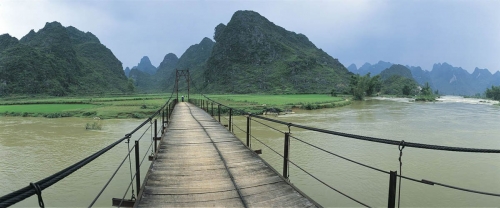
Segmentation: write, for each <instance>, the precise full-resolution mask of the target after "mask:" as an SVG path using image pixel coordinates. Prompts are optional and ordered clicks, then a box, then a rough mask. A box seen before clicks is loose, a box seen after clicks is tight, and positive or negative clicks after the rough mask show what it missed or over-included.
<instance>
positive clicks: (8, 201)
mask: <svg viewBox="0 0 500 208" xmlns="http://www.w3.org/2000/svg"><path fill="white" fill-rule="evenodd" d="M172 95H173V92H172V94H171V96H170V98H169V99H168V101H167V102H166V103H165V104H164V105H163V106H162V108H164V107H165V106H166V105H167V104H168V103H169V102H170V100H171V98H172ZM160 110H161V109H159V110H158V111H156V112H155V113H154V114H153V115H152V116H150V117H149V118H148V119H147V120H146V121H144V122H143V123H142V124H141V125H139V126H138V127H137V128H135V129H134V130H133V131H132V132H130V133H128V134H126V135H125V137H123V138H121V139H119V140H117V141H115V142H114V143H112V144H110V145H108V146H106V147H105V148H103V149H101V150H99V151H97V152H95V153H94V154H92V155H90V156H88V157H86V158H84V159H82V160H80V161H79V162H77V163H75V164H73V165H71V166H69V167H67V168H65V169H63V170H61V171H59V172H57V173H55V174H53V175H51V176H49V177H46V178H44V179H42V180H40V181H38V182H36V183H34V184H35V185H36V186H38V187H39V188H40V189H39V190H40V192H41V191H42V190H44V189H46V188H48V187H50V186H52V185H53V184H55V183H57V182H58V181H60V180H62V179H63V178H65V177H67V176H69V175H71V174H72V173H73V172H75V171H76V170H78V169H80V168H81V167H83V166H85V165H87V164H88V163H90V162H92V161H93V160H94V159H96V158H98V157H99V156H101V155H102V154H104V153H106V152H107V151H109V150H110V149H112V148H113V147H115V146H116V145H117V144H119V143H121V142H122V141H124V140H125V139H127V138H129V137H130V136H131V135H132V134H133V133H135V132H136V131H137V130H139V129H140V128H141V127H142V126H144V125H145V124H146V123H147V122H148V121H149V120H151V118H152V117H154V116H156V115H157V114H159V112H160ZM35 193H36V190H35V189H33V186H31V185H30V186H26V187H24V188H21V189H19V190H17V191H14V192H12V193H10V194H7V195H4V196H2V197H0V207H7V206H11V205H13V204H15V203H17V202H20V201H22V200H24V199H26V198H28V197H30V196H32V195H34V194H35Z"/></svg>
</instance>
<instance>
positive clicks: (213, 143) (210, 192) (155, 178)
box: [135, 102, 318, 207]
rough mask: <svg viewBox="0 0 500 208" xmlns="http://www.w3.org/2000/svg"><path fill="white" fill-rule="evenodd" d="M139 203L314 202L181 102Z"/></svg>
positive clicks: (294, 204)
mask: <svg viewBox="0 0 500 208" xmlns="http://www.w3.org/2000/svg"><path fill="white" fill-rule="evenodd" d="M143 187H144V188H143V189H142V190H141V194H140V195H139V198H138V200H137V202H136V203H135V207H214V206H215V207H316V206H318V205H317V204H316V203H315V202H313V201H312V200H311V199H309V198H307V197H306V196H305V195H303V194H301V193H300V192H299V191H297V190H295V189H294V187H293V186H291V185H290V184H289V183H287V182H286V181H285V180H284V179H283V178H282V177H280V175H278V173H276V171H274V170H273V169H271V168H270V167H268V166H267V164H266V163H264V162H263V161H262V159H261V158H260V157H259V156H257V155H256V154H255V153H253V152H252V151H251V150H250V149H248V148H247V147H246V146H245V145H244V144H243V143H242V142H241V141H240V140H239V139H238V138H236V137H235V136H234V135H233V134H232V133H230V132H229V131H228V130H227V129H226V128H225V127H223V126H222V125H221V124H219V122H217V121H216V120H215V119H213V118H212V117H211V116H210V115H209V114H207V113H206V112H205V111H203V110H201V109H199V108H198V107H196V106H194V105H192V104H190V103H186V102H181V103H179V104H177V106H176V107H175V109H174V111H173V113H172V117H171V122H170V124H169V125H168V127H167V130H166V133H165V134H164V135H163V137H162V141H161V143H160V147H159V151H158V155H157V159H156V160H155V161H154V163H153V164H152V166H151V169H150V170H149V172H148V175H147V178H146V180H145V184H144V186H143Z"/></svg>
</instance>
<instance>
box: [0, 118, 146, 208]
mask: <svg viewBox="0 0 500 208" xmlns="http://www.w3.org/2000/svg"><path fill="white" fill-rule="evenodd" d="M87 122H93V120H91V119H82V118H58V119H47V118H22V117H0V195H1V196H3V195H5V194H8V193H10V192H12V191H15V190H18V189H20V188H23V187H25V186H27V185H29V183H30V182H37V181H39V180H41V179H43V178H45V177H47V176H50V175H52V174H54V173H56V172H58V171H60V170H62V169H64V168H66V167H68V166H70V165H73V164H74V163H76V162H78V161H80V160H82V159H84V158H85V157H87V156H89V155H91V154H93V153H95V152H97V151H99V150H100V149H102V148H104V147H106V146H107V145H109V144H111V143H113V142H115V141H116V140H118V139H120V138H122V137H123V136H124V134H125V133H128V132H130V131H132V130H133V129H134V128H135V127H137V126H138V125H139V124H140V123H141V122H142V121H139V120H104V121H103V130H100V131H88V130H85V124H86V123H87ZM146 128H147V127H144V128H143V129H142V130H141V131H140V132H141V133H142V132H144V131H145V130H146ZM150 134H151V132H150V130H147V131H146V136H149V135H150ZM139 137H140V134H138V133H136V134H135V135H134V136H133V137H132V141H133V140H136V139H138V138H139ZM150 141H151V138H150V137H146V138H145V139H144V140H141V143H140V144H141V145H140V149H141V152H142V153H144V152H145V151H146V150H147V149H148V145H149V144H150ZM131 145H133V143H132V144H131ZM127 153H128V149H127V144H125V143H122V144H118V145H117V146H116V147H115V148H113V149H111V150H110V151H108V152H107V153H105V154H104V155H103V156H101V157H99V158H97V159H96V160H94V161H92V162H91V163H89V164H88V165H87V166H85V167H83V168H81V169H80V170H78V171H76V172H74V173H73V174H72V175H70V176H69V177H67V178H65V179H63V180H61V181H59V182H58V183H56V184H54V185H53V186H51V187H49V188H47V189H45V190H44V191H43V192H42V196H43V199H44V203H45V206H47V207H55V206H57V207H87V206H89V205H90V203H91V202H92V200H94V198H95V197H96V196H97V193H98V192H99V191H100V190H101V189H102V188H103V187H104V184H105V183H106V182H107V180H108V179H109V178H110V177H111V175H112V173H113V172H114V171H115V170H116V168H117V167H118V165H119V163H121V161H122V160H123V159H124V158H125V156H126V154H127ZM142 153H141V155H142ZM132 156H133V155H132ZM147 160H148V159H147V158H146V160H145V161H146V162H145V163H144V165H143V168H142V171H143V174H142V176H144V175H145V173H146V171H147V168H148V167H149V163H148V162H147ZM133 162H134V159H133V157H132V165H134V164H133ZM132 167H134V166H132ZM129 182H130V171H129V165H128V160H127V163H126V164H125V166H123V167H122V168H121V169H120V171H119V172H118V174H117V176H116V178H115V179H113V181H112V182H111V184H110V186H109V188H108V189H106V191H105V192H104V193H103V195H102V196H101V197H100V198H99V201H97V203H96V204H95V206H101V207H102V206H108V207H109V206H110V205H111V198H113V197H115V198H122V197H123V194H124V193H125V190H126V189H127V186H128V185H129ZM134 185H135V184H134ZM129 197H130V194H127V198H129ZM37 205H38V202H37V199H36V197H34V196H32V197H30V198H28V199H26V200H24V201H22V202H20V203H17V204H16V205H15V206H16V207H36V206H37Z"/></svg>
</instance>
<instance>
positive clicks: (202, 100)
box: [190, 95, 500, 207]
mask: <svg viewBox="0 0 500 208" xmlns="http://www.w3.org/2000/svg"><path fill="white" fill-rule="evenodd" d="M190 101H191V102H192V103H193V104H195V105H197V106H199V107H200V108H202V109H204V110H205V111H206V112H208V113H210V114H211V115H212V116H213V117H214V118H215V119H217V120H218V121H219V122H221V124H223V125H224V126H226V127H227V128H228V130H229V131H231V132H233V133H234V130H235V129H238V130H239V131H241V132H242V133H244V134H245V136H246V138H244V139H246V145H247V147H248V148H250V149H251V143H252V140H254V141H257V142H259V143H260V144H261V145H263V146H264V147H266V148H267V149H269V150H271V152H273V153H274V154H276V155H278V156H279V157H280V158H282V159H283V171H282V177H284V178H286V179H288V178H289V174H290V172H289V167H290V166H289V164H292V165H293V166H294V167H296V168H297V169H299V170H301V171H302V172H304V173H305V174H306V175H308V176H310V177H312V178H313V179H315V180H316V181H318V182H320V183H321V184H323V185H324V186H326V187H328V188H329V189H331V190H333V191H335V192H337V193H339V194H341V195H343V196H345V197H347V198H349V199H351V200H353V201H354V202H356V203H358V204H360V205H362V206H365V207H370V206H369V205H368V204H366V203H363V202H361V201H360V200H357V199H355V198H354V197H352V196H350V195H348V194H346V193H344V192H342V191H341V190H339V189H337V188H335V187H333V185H331V184H328V183H326V182H325V181H323V180H322V179H321V178H319V177H318V176H315V175H314V174H312V173H311V172H310V171H308V170H307V169H306V168H303V167H301V166H299V165H298V164H297V163H295V162H294V161H292V160H290V158H289V151H290V140H291V139H293V140H295V141H298V142H300V143H302V144H305V145H307V146H310V147H312V148H314V149H315V150H316V151H321V152H324V153H326V154H329V155H332V156H335V157H337V158H340V159H343V160H345V161H348V162H351V163H354V164H357V165H359V166H361V167H365V168H368V169H371V170H374V171H376V172H379V173H383V174H387V175H388V176H389V190H388V196H387V200H388V204H387V206H388V207H395V205H396V199H398V201H397V202H398V207H399V201H400V196H399V195H400V193H401V179H406V180H409V181H413V182H416V183H420V184H426V185H432V186H434V185H436V186H442V187H446V188H450V189H455V190H459V191H464V192H469V193H476V194H482V195H489V196H495V197H500V194H499V193H491V192H485V191H478V190H472V189H467V188H462V187H457V186H454V185H449V184H444V183H440V182H436V181H430V180H426V179H420V180H419V179H415V178H411V177H407V176H404V175H402V174H401V172H402V171H401V165H402V164H401V156H402V151H403V149H404V148H405V147H409V148H422V149H431V150H440V151H453V152H470V153H500V150H498V149H477V148H467V147H450V146H439V145H431V144H422V143H413V142H405V141H404V140H403V141H396V140H389V139H382V138H375V137H367V136H361V135H354V134H348V133H343V132H337V131H332V130H326V129H319V128H315V127H310V126H305V125H300V124H294V123H289V122H284V121H280V120H277V119H272V118H269V117H266V116H262V115H257V114H252V113H248V112H244V111H242V110H239V109H237V108H233V107H230V106H227V105H224V104H222V103H220V102H217V101H215V100H213V99H211V98H209V97H207V96H205V95H201V96H200V97H199V98H198V99H192V100H190ZM235 115H240V116H245V117H246V129H244V128H245V127H243V128H241V127H239V126H238V125H235V123H234V116H235ZM221 118H223V120H221ZM264 121H266V122H267V123H274V124H276V125H282V127H284V128H285V129H287V130H288V131H287V130H280V129H279V128H277V127H275V126H272V125H269V124H267V123H266V122H264ZM252 122H255V123H258V124H259V125H263V126H265V127H267V128H268V129H270V130H272V131H274V132H278V133H280V134H282V136H283V143H284V144H283V151H282V152H283V153H280V151H278V150H276V149H274V148H272V147H271V145H269V144H266V143H265V142H263V141H262V140H261V139H259V138H257V137H255V136H253V135H252V133H251V132H252V129H251V127H252ZM226 123H227V125H226ZM291 127H295V128H299V129H303V130H309V131H314V132H319V133H323V134H330V135H336V136H341V137H346V138H351V139H356V140H362V141H368V142H376V143H382V144H387V145H397V146H398V149H399V151H400V156H399V161H400V170H399V172H400V174H398V172H397V171H386V170H382V169H380V168H377V167H373V166H370V165H367V164H364V163H361V162H358V161H355V160H352V159H349V158H347V157H344V156H342V155H339V154H336V153H334V152H332V151H330V150H327V149H326V148H323V147H320V146H318V145H315V144H312V143H311V142H308V141H306V140H304V139H301V138H298V137H296V136H294V135H292V134H291V130H290V129H291ZM242 140H243V138H242ZM397 179H399V182H397ZM398 184H399V190H397V188H398V187H397V185H398ZM396 194H398V196H397V197H396Z"/></svg>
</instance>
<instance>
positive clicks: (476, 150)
mask: <svg viewBox="0 0 500 208" xmlns="http://www.w3.org/2000/svg"><path fill="white" fill-rule="evenodd" d="M203 96H204V97H205V98H207V99H208V100H210V101H212V102H214V103H217V104H219V105H222V106H225V107H228V108H229V106H226V105H224V104H221V103H219V102H217V101H214V100H213V99H211V98H209V97H207V96H205V95H203ZM235 110H237V111H238V112H240V113H241V112H243V113H244V115H250V116H252V117H254V118H259V119H263V120H267V121H271V122H274V123H279V124H283V125H290V126H293V127H297V128H301V129H305V130H311V131H316V132H321V133H326V134H331V135H336V136H342V137H347V138H351V139H358V140H363V141H370V142H376V143H382V144H390V145H399V143H400V141H397V140H389V139H381V138H376V137H369V136H361V135H356V134H348V133H343V132H338V131H332V130H326V129H320V128H314V127H309V126H304V125H299V124H294V123H289V122H284V121H280V120H276V119H271V118H267V117H265V116H260V115H257V114H251V113H246V112H244V111H242V110H238V109H235ZM405 147H413V148H421V149H432V150H442V151H452V152H471V153H500V149H479V148H468V147H451V146H441V145H432V144H422V143H414V142H405Z"/></svg>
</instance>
